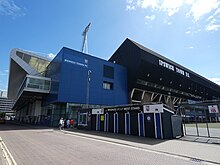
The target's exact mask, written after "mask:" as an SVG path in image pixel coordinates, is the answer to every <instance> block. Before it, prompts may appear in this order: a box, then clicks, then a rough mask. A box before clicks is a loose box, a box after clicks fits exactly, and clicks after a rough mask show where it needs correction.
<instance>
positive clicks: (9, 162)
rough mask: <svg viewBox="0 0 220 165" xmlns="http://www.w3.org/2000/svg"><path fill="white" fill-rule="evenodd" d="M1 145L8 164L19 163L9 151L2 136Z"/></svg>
mask: <svg viewBox="0 0 220 165" xmlns="http://www.w3.org/2000/svg"><path fill="white" fill-rule="evenodd" d="M0 146H1V149H2V151H3V154H4V157H5V159H6V162H7V164H8V165H17V163H16V161H15V160H14V158H13V156H12V155H11V153H10V152H9V150H8V148H7V146H6V145H5V143H4V142H3V140H2V138H1V137H0Z"/></svg>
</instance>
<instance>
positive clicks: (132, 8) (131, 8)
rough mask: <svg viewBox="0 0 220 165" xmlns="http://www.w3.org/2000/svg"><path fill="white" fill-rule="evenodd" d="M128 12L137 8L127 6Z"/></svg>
mask: <svg viewBox="0 0 220 165" xmlns="http://www.w3.org/2000/svg"><path fill="white" fill-rule="evenodd" d="M126 10H135V6H131V5H127V6H126Z"/></svg>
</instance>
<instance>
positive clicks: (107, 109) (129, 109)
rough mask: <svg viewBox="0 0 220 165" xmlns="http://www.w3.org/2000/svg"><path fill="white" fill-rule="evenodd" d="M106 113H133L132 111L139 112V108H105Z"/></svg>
mask: <svg viewBox="0 0 220 165" xmlns="http://www.w3.org/2000/svg"><path fill="white" fill-rule="evenodd" d="M105 110H106V111H107V112H112V111H113V112H114V111H134V110H139V111H140V110H141V106H131V107H115V108H106V109H105Z"/></svg>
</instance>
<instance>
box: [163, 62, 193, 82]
mask: <svg viewBox="0 0 220 165" xmlns="http://www.w3.org/2000/svg"><path fill="white" fill-rule="evenodd" d="M159 65H160V66H162V67H164V68H167V69H169V70H172V71H174V72H176V73H179V74H181V75H183V76H186V77H188V78H190V75H189V73H188V72H186V71H184V70H182V69H180V68H178V67H175V66H173V65H171V64H169V63H168V62H165V61H163V60H159Z"/></svg>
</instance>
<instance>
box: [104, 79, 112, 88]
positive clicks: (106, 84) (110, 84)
mask: <svg viewBox="0 0 220 165" xmlns="http://www.w3.org/2000/svg"><path fill="white" fill-rule="evenodd" d="M103 88H104V89H108V90H113V83H111V82H106V81H104V82H103Z"/></svg>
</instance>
